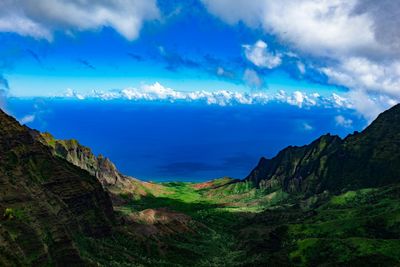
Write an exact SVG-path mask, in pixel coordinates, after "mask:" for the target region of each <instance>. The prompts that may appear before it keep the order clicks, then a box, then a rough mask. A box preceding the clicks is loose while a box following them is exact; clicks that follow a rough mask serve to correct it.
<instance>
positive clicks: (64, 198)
mask: <svg viewBox="0 0 400 267" xmlns="http://www.w3.org/2000/svg"><path fill="white" fill-rule="evenodd" d="M113 221H114V215H113V208H112V204H111V200H110V197H109V195H108V194H107V192H106V191H105V190H104V189H103V187H102V186H101V184H100V183H99V182H98V180H97V179H96V178H95V177H94V176H92V175H90V173H89V172H87V171H85V170H82V169H80V168H78V167H76V166H74V165H73V164H70V163H69V162H67V161H65V160H63V159H61V158H59V157H54V155H53V154H52V152H51V151H50V149H49V148H48V147H47V146H45V145H43V144H42V143H41V142H39V141H37V140H36V139H35V138H34V137H33V136H32V132H31V130H30V129H29V128H27V127H25V126H21V125H19V123H18V122H17V121H16V120H15V119H14V118H12V117H10V116H8V115H6V114H5V113H4V112H2V111H0V251H1V253H0V265H2V266H12V265H19V266H20V265H32V266H38V265H58V266H76V265H83V264H85V263H84V261H83V260H82V258H81V256H80V255H79V252H78V250H77V248H76V245H75V240H76V238H77V237H79V236H81V235H86V236H92V237H102V236H107V235H108V234H110V232H111V225H112V223H113Z"/></svg>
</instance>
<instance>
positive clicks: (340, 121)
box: [335, 115, 353, 128]
mask: <svg viewBox="0 0 400 267" xmlns="http://www.w3.org/2000/svg"><path fill="white" fill-rule="evenodd" d="M335 122H336V125H338V126H343V127H345V128H349V127H351V126H352V125H353V121H352V120H351V119H346V118H345V117H343V116H342V115H338V116H336V117H335Z"/></svg>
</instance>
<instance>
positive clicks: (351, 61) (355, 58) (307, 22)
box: [202, 0, 400, 118]
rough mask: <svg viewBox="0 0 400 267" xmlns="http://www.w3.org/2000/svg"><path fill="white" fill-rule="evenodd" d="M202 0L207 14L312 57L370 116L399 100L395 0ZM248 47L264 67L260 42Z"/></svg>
mask: <svg viewBox="0 0 400 267" xmlns="http://www.w3.org/2000/svg"><path fill="white" fill-rule="evenodd" d="M202 2H203V4H204V5H205V7H206V8H207V10H208V11H209V12H210V13H211V14H213V15H215V16H217V17H219V18H220V19H222V20H223V21H225V22H226V23H228V24H236V23H238V22H242V23H244V24H246V25H248V26H249V27H252V28H261V29H262V30H263V31H264V32H265V33H268V34H271V35H274V36H276V38H277V40H278V41H280V42H281V44H282V45H283V46H284V47H289V48H290V49H291V50H293V51H296V54H299V55H300V56H301V57H304V58H307V59H311V61H312V62H313V64H312V67H313V68H314V70H316V71H317V72H320V73H321V74H323V75H325V76H326V77H327V79H328V83H331V84H336V85H341V86H344V87H346V88H349V89H350V91H351V92H352V93H351V94H349V96H350V97H351V96H354V97H356V96H357V97H360V96H361V97H362V98H363V99H366V100H367V101H366V102H365V104H363V103H361V102H360V101H358V100H357V99H354V102H358V103H357V104H356V105H355V107H356V108H357V109H358V110H359V112H361V113H363V115H365V116H367V117H370V118H373V117H375V116H376V115H377V114H378V113H379V112H380V111H382V110H383V109H385V108H388V107H389V106H390V105H392V104H393V103H396V102H400V27H398V25H400V16H398V10H400V1H392V0H383V1H370V0H365V1H361V0H346V1H345V0H331V1H328V0H299V1H292V0H281V1H266V0H253V1H247V0H237V1H230V0H202ZM264 47H265V49H267V46H264ZM247 49H248V51H249V55H250V51H253V50H254V49H258V50H256V51H258V52H257V53H253V55H255V54H257V55H258V56H257V57H255V56H252V57H248V58H250V61H252V62H253V63H254V64H255V65H264V66H268V64H267V63H265V62H268V60H264V61H263V60H261V59H262V58H263V57H262V56H260V54H261V52H260V51H263V50H262V49H263V44H261V43H258V45H255V47H253V50H251V47H250V46H249V47H248V48H247ZM266 51H267V50H265V51H264V53H267V52H266ZM266 55H268V54H266ZM262 62H264V63H262ZM273 62H274V61H273ZM276 62H278V60H277V59H276ZM269 66H271V65H269ZM299 71H300V72H304V71H305V68H304V65H299ZM368 107H369V108H368Z"/></svg>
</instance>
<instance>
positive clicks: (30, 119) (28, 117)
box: [19, 114, 36, 124]
mask: <svg viewBox="0 0 400 267" xmlns="http://www.w3.org/2000/svg"><path fill="white" fill-rule="evenodd" d="M35 117H36V116H35V115H34V114H31V115H26V116H24V117H22V118H21V119H20V120H19V122H20V123H21V124H27V123H30V122H33V121H34V120H35Z"/></svg>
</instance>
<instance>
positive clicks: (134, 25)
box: [0, 0, 159, 40]
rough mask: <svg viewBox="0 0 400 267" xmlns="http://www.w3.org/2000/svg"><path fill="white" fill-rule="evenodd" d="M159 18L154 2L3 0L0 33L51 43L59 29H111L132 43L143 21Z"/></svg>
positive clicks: (0, 6) (0, 11)
mask: <svg viewBox="0 0 400 267" xmlns="http://www.w3.org/2000/svg"><path fill="white" fill-rule="evenodd" d="M158 17H159V10H158V8H157V4H156V1H155V0H115V1H105V0H93V1H82V0H68V1H66V0H52V1H47V0H36V1H24V0H2V1H1V3H0V32H15V33H18V34H20V35H24V36H32V37H35V38H45V39H48V40H51V39H52V36H53V32H54V31H58V30H61V31H65V32H69V33H71V32H74V31H82V30H97V29H100V28H102V27H112V28H114V29H115V30H116V31H117V32H119V33H120V34H121V35H123V36H124V37H125V38H127V39H129V40H132V39H135V38H136V37H137V35H138V34H139V31H140V29H141V27H142V24H143V21H145V20H152V19H156V18H158Z"/></svg>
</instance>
